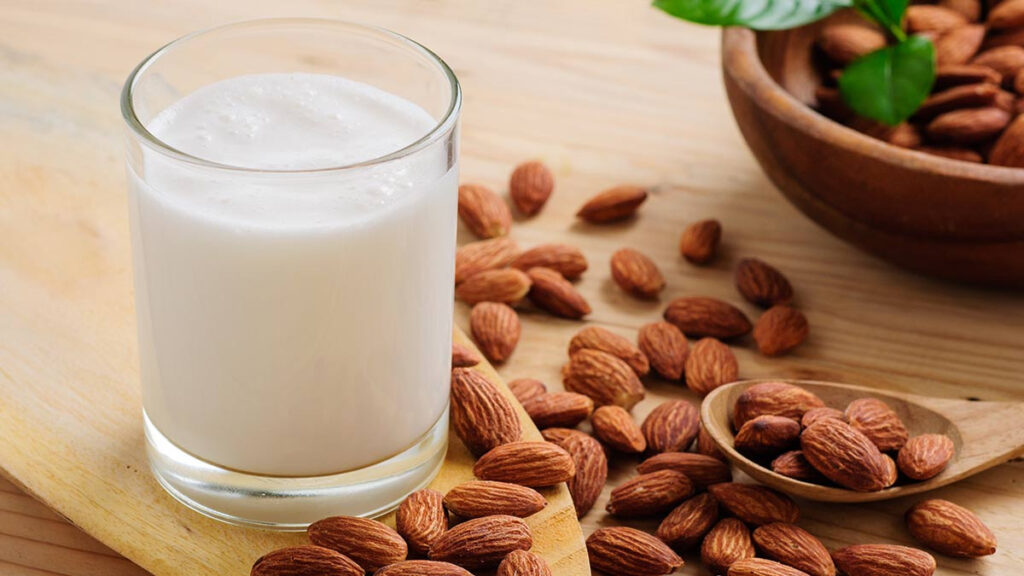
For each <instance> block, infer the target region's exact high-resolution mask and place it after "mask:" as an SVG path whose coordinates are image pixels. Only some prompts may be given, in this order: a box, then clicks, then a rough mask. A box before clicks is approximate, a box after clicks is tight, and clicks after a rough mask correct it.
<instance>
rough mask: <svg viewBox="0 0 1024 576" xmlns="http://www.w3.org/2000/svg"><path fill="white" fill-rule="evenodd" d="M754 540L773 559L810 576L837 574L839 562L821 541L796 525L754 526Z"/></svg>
mask: <svg viewBox="0 0 1024 576" xmlns="http://www.w3.org/2000/svg"><path fill="white" fill-rule="evenodd" d="M754 543H755V544H757V549H758V550H760V551H761V552H763V553H764V554H765V556H768V557H769V558H771V559H773V560H777V561H778V562H781V563H783V564H785V565H787V566H792V567H793V568H796V569H797V570H802V571H803V572H806V573H807V574H809V575H810V576H835V575H836V565H835V563H833V562H832V558H831V557H830V556H829V554H828V549H826V548H825V545H824V544H822V543H821V541H820V540H818V539H817V538H815V537H814V536H812V535H811V534H810V533H809V532H808V531H806V530H804V529H803V528H801V527H799V526H797V525H795V524H787V523H784V522H773V523H771V524H765V525H764V526H758V527H757V528H756V529H754Z"/></svg>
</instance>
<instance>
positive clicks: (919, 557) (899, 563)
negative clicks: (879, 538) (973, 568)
mask: <svg viewBox="0 0 1024 576" xmlns="http://www.w3.org/2000/svg"><path fill="white" fill-rule="evenodd" d="M832 559H833V560H834V561H835V563H836V567H837V568H839V570H840V571H842V573H843V574H845V575H846V576H931V575H932V574H934V573H935V558H932V556H931V554H928V553H927V552H923V551H921V550H918V549H916V548H910V547H908V546H897V545H895V544H858V545H856V546H847V547H846V548H840V549H838V550H835V551H834V552H832Z"/></svg>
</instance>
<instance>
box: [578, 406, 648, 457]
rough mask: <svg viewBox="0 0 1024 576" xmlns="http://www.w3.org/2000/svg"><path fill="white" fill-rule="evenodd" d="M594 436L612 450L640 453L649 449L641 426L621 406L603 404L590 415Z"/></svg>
mask: <svg viewBox="0 0 1024 576" xmlns="http://www.w3.org/2000/svg"><path fill="white" fill-rule="evenodd" d="M590 424H591V426H592V427H593V429H594V436H597V439H598V440H600V441H601V442H603V443H604V444H605V446H608V447H609V448H611V449H612V450H615V451H616V452H621V453H623V454H640V453H642V452H643V451H644V450H646V449H647V440H646V439H645V438H644V433H643V431H642V430H640V426H638V425H637V423H636V422H634V421H633V417H632V416H630V414H629V412H627V411H626V409H625V408H623V407H621V406H601V407H600V408H598V409H597V410H594V414H593V415H592V416H591V417H590Z"/></svg>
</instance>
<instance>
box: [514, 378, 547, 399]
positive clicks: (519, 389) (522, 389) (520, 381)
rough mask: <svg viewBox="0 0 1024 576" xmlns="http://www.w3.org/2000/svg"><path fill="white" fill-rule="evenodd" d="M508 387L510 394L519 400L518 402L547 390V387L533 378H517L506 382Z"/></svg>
mask: <svg viewBox="0 0 1024 576" xmlns="http://www.w3.org/2000/svg"><path fill="white" fill-rule="evenodd" d="M508 389H509V390H511V391H512V395H513V396H515V397H516V400H519V403H520V404H522V403H524V402H526V401H527V400H529V399H530V398H533V397H534V396H540V395H541V394H545V393H547V391H548V387H547V386H545V385H544V383H543V382H541V381H540V380H536V379H534V378H517V379H515V380H513V381H511V382H509V383H508Z"/></svg>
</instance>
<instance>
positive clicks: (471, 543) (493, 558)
mask: <svg viewBox="0 0 1024 576" xmlns="http://www.w3.org/2000/svg"><path fill="white" fill-rule="evenodd" d="M531 546H533V536H532V535H531V534H530V528H529V527H528V526H527V525H526V522H523V520H522V519H521V518H516V517H515V516H485V517H483V518H474V519H472V520H467V521H466V522H463V523H462V524H459V525H457V526H455V527H453V528H452V529H450V530H448V531H447V532H445V533H444V535H442V536H441V537H440V538H439V539H438V540H437V542H435V543H434V545H433V546H432V547H431V548H430V559H431V560H441V561H443V562H451V563H452V564H457V565H459V566H462V567H465V568H469V569H477V568H486V567H488V566H496V565H497V564H498V563H500V562H501V561H502V560H503V559H504V558H505V556H508V555H509V554H510V553H511V552H512V551H513V550H529V549H530V547H531Z"/></svg>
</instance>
